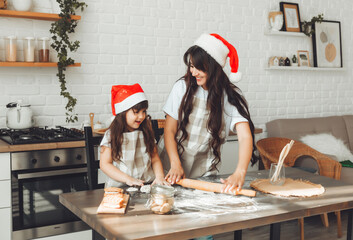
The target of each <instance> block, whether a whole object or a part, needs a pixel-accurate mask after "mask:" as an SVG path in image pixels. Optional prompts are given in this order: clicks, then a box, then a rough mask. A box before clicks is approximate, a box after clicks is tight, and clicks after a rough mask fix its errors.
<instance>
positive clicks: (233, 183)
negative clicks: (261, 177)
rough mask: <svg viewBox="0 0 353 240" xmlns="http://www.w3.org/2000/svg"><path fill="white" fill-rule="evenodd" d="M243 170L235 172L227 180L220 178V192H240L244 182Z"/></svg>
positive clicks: (244, 172) (244, 173)
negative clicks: (221, 184)
mask: <svg viewBox="0 0 353 240" xmlns="http://www.w3.org/2000/svg"><path fill="white" fill-rule="evenodd" d="M245 175H246V171H245V170H236V171H235V173H233V174H232V175H230V176H229V177H228V178H227V179H225V180H224V179H222V178H221V183H223V184H224V186H223V188H222V192H226V193H228V192H234V191H237V190H241V188H242V187H243V185H244V181H245Z"/></svg>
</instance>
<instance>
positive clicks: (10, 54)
mask: <svg viewBox="0 0 353 240" xmlns="http://www.w3.org/2000/svg"><path fill="white" fill-rule="evenodd" d="M5 58H6V61H7V62H16V60H17V37H16V36H8V37H6V38H5Z"/></svg>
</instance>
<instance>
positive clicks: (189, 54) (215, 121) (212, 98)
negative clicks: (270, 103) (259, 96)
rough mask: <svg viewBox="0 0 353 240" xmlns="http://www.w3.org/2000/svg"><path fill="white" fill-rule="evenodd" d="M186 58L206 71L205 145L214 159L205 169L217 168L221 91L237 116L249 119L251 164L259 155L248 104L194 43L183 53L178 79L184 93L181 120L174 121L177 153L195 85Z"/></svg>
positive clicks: (217, 65) (221, 71)
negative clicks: (208, 137)
mask: <svg viewBox="0 0 353 240" xmlns="http://www.w3.org/2000/svg"><path fill="white" fill-rule="evenodd" d="M190 60H191V61H192V65H193V66H194V67H195V68H196V69H198V70H201V71H203V72H205V73H206V74H207V81H206V87H207V89H208V97H207V109H209V111H210V114H209V118H208V120H207V129H208V130H209V131H210V133H211V136H212V140H211V141H210V143H209V145H210V147H211V148H212V152H213V154H214V156H215V158H214V159H213V160H212V165H211V167H210V169H209V170H210V171H212V170H218V169H217V167H216V166H217V164H218V163H219V162H220V161H221V153H220V147H221V145H222V143H224V141H225V139H224V138H221V137H220V135H221V132H222V130H223V127H224V123H223V109H224V108H223V107H224V102H223V99H224V93H225V94H227V96H228V101H229V103H230V104H232V105H233V106H235V107H236V108H237V109H238V112H239V113H240V115H241V116H243V117H244V118H245V119H247V120H248V122H249V125H250V130H251V135H252V137H253V152H252V158H251V163H252V165H254V164H255V163H256V162H257V161H258V160H259V157H258V156H256V155H255V150H256V145H255V140H254V139H255V138H254V129H255V127H254V124H253V122H252V121H251V118H250V112H249V109H248V104H247V102H246V100H245V98H244V96H243V95H242V94H241V91H240V89H239V88H238V87H236V86H235V85H234V84H233V83H231V82H230V81H229V78H228V76H227V75H226V74H225V73H224V71H223V69H222V67H221V65H219V64H218V63H217V62H216V61H215V60H214V59H213V58H212V57H211V56H210V55H209V54H207V53H206V51H205V50H203V49H202V48H200V47H198V46H192V47H190V48H189V49H188V50H187V51H186V53H185V54H184V63H185V65H186V66H187V71H186V74H185V75H184V77H183V78H182V79H184V80H185V82H186V92H185V95H184V96H183V98H182V101H181V105H180V108H179V119H181V120H180V121H178V130H177V131H178V132H179V131H180V132H181V137H180V139H179V140H178V141H177V143H178V148H179V149H181V152H183V151H184V147H183V146H182V145H181V144H182V142H183V141H185V140H186V139H187V138H188V133H187V131H186V126H187V124H188V123H189V116H190V113H191V112H192V108H193V97H194V95H195V93H196V90H197V88H198V85H197V83H196V78H195V77H193V76H192V74H191V72H190V66H191V63H190ZM179 80H180V79H179ZM211 116H212V117H211Z"/></svg>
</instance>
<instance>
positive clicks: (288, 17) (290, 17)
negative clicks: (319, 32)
mask: <svg viewBox="0 0 353 240" xmlns="http://www.w3.org/2000/svg"><path fill="white" fill-rule="evenodd" d="M279 6H280V10H281V12H283V20H284V24H283V28H282V31H287V32H301V31H302V28H301V24H300V12H299V5H298V4H297V3H290V2H280V3H279Z"/></svg>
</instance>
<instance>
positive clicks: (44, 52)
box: [38, 37, 49, 62]
mask: <svg viewBox="0 0 353 240" xmlns="http://www.w3.org/2000/svg"><path fill="white" fill-rule="evenodd" d="M38 55H39V62H49V38H48V37H42V38H40V39H39V40H38Z"/></svg>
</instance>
